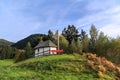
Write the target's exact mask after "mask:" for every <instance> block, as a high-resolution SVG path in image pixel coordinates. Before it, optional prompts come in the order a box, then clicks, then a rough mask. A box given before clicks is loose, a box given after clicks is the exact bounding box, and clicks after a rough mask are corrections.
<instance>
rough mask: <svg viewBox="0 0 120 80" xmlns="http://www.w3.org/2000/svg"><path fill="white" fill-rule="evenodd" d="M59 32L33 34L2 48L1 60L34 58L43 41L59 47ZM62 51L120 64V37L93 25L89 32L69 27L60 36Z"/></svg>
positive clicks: (0, 49) (72, 26)
mask: <svg viewBox="0 0 120 80" xmlns="http://www.w3.org/2000/svg"><path fill="white" fill-rule="evenodd" d="M58 34H59V33H58V31H56V32H55V31H54V32H53V31H52V30H49V31H48V34H32V35H30V36H28V37H26V38H24V39H22V40H20V41H18V42H16V43H14V44H12V45H4V46H3V45H2V46H0V53H1V54H0V59H11V58H12V59H15V62H17V61H21V60H24V59H28V58H31V57H33V56H34V47H35V46H36V45H37V44H38V43H39V42H42V41H46V40H51V41H53V42H54V43H56V45H57V39H56V36H57V35H58ZM59 37H60V38H59V42H60V43H59V44H60V49H63V50H64V53H66V54H74V53H78V54H83V53H92V54H97V55H98V56H101V57H105V58H107V59H108V60H110V61H112V62H114V63H116V64H120V62H119V61H120V37H117V38H111V37H109V36H107V35H105V34H104V32H101V31H99V30H98V29H97V28H96V26H95V25H93V24H92V25H91V28H90V30H89V32H86V31H84V30H83V29H81V30H78V29H77V27H76V26H74V25H68V26H67V27H66V28H64V29H63V30H62V33H61V34H59Z"/></svg>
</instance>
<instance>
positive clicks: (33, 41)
mask: <svg viewBox="0 0 120 80" xmlns="http://www.w3.org/2000/svg"><path fill="white" fill-rule="evenodd" d="M41 39H42V40H43V41H45V40H48V37H47V35H45V34H32V35H30V36H28V37H26V38H24V39H22V40H20V41H18V42H17V43H15V44H13V45H12V46H13V47H16V48H18V49H23V48H24V47H26V44H27V43H28V42H30V43H31V47H32V48H34V47H35V46H36V45H37V44H38V43H39V42H40V41H41Z"/></svg>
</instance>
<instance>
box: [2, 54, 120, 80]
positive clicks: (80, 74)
mask: <svg viewBox="0 0 120 80" xmlns="http://www.w3.org/2000/svg"><path fill="white" fill-rule="evenodd" d="M88 56H89V57H88ZM90 56H91V55H87V57H86V55H65V54H64V55H51V56H42V57H37V58H32V59H28V60H25V61H21V62H19V63H13V60H0V80H116V79H118V80H119V79H120V78H119V76H116V75H117V74H119V73H118V72H115V71H110V70H109V69H108V68H107V67H106V66H105V70H106V71H105V72H102V70H99V69H98V68H97V67H98V65H99V62H96V63H94V65H93V63H92V62H91V63H90V61H92V59H93V58H95V56H93V55H92V57H90ZM100 71H101V72H102V76H99V75H100V74H99V72H100Z"/></svg>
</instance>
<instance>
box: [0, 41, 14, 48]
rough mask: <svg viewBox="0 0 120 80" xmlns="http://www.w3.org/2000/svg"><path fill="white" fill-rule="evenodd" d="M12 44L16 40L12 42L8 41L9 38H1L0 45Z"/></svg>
mask: <svg viewBox="0 0 120 80" xmlns="http://www.w3.org/2000/svg"><path fill="white" fill-rule="evenodd" d="M12 44H14V42H11V41H8V40H5V39H0V45H6V46H10V45H12Z"/></svg>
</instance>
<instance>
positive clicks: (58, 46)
mask: <svg viewBox="0 0 120 80" xmlns="http://www.w3.org/2000/svg"><path fill="white" fill-rule="evenodd" d="M57 48H58V50H59V49H60V45H59V31H58V30H57Z"/></svg>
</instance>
